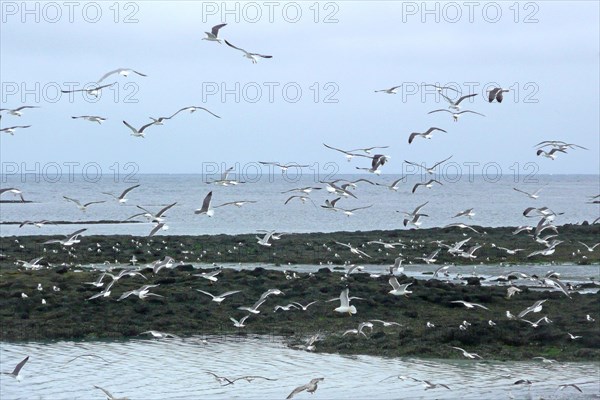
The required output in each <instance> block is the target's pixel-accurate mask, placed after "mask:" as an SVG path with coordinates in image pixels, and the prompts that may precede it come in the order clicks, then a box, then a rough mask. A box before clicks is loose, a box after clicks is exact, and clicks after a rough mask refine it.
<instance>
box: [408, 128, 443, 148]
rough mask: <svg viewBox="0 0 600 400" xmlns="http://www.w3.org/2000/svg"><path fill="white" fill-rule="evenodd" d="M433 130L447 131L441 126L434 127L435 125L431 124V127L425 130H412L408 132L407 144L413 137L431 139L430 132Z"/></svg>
mask: <svg viewBox="0 0 600 400" xmlns="http://www.w3.org/2000/svg"><path fill="white" fill-rule="evenodd" d="M434 131H440V132H445V133H447V132H446V131H445V130H443V129H441V128H436V127H435V126H432V127H431V128H429V129H427V130H426V131H425V132H413V133H411V134H410V136H409V137H408V144H411V143H412V142H413V140H414V139H415V137H417V136H420V137H422V138H424V139H431V137H432V133H433V132H434Z"/></svg>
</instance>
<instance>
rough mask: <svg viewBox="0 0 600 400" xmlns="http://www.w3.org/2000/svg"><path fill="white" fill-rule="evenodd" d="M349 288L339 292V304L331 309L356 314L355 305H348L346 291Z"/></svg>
mask: <svg viewBox="0 0 600 400" xmlns="http://www.w3.org/2000/svg"><path fill="white" fill-rule="evenodd" d="M349 292H350V289H348V288H346V289H344V290H342V292H341V293H340V306H339V307H337V308H335V309H334V310H333V311H335V312H338V313H343V314H345V313H348V315H352V314H356V307H354V306H351V305H350V299H349V297H348V293H349Z"/></svg>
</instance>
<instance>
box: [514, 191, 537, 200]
mask: <svg viewBox="0 0 600 400" xmlns="http://www.w3.org/2000/svg"><path fill="white" fill-rule="evenodd" d="M542 189H543V188H540V189H538V190H536V191H535V192H533V193H529V192H525V191H523V190H520V189H517V188H513V190H514V191H516V192H519V193H523V194H526V195H527V196H528V197H529V198H530V199H533V200H536V199H537V198H538V197H540V192H541V191H542Z"/></svg>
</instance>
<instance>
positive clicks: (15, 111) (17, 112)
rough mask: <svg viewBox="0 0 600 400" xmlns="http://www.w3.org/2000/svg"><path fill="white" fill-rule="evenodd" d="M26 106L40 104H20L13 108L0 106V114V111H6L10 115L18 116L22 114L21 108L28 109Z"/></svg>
mask: <svg viewBox="0 0 600 400" xmlns="http://www.w3.org/2000/svg"><path fill="white" fill-rule="evenodd" d="M28 108H40V106H21V107H19V108H13V109H10V108H0V114H2V112H4V111H6V112H7V113H8V114H10V115H14V116H16V117H20V116H21V115H23V110H25V109H28Z"/></svg>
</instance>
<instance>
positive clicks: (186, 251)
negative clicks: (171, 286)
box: [0, 224, 600, 268]
mask: <svg viewBox="0 0 600 400" xmlns="http://www.w3.org/2000/svg"><path fill="white" fill-rule="evenodd" d="M474 228H475V229H476V230H477V231H478V232H480V233H475V232H472V231H470V230H462V229H459V228H430V229H411V230H394V231H367V232H362V231H357V232H333V233H298V234H283V235H282V236H281V239H280V240H274V241H273V244H272V246H271V247H268V248H266V247H263V246H261V245H259V244H258V243H257V240H256V238H255V235H252V234H244V235H198V236H171V235H169V236H167V235H165V236H163V235H157V236H154V237H151V238H147V237H140V236H130V235H111V236H81V237H80V239H81V243H78V244H77V245H75V246H72V247H70V248H69V249H68V250H69V252H66V251H63V250H61V248H60V246H59V245H58V244H48V245H44V244H43V242H45V241H47V240H49V239H53V238H55V237H52V236H10V237H7V236H3V237H0V268H7V267H13V266H14V265H15V261H16V260H24V261H29V260H31V259H33V258H37V257H44V259H43V260H42V262H41V264H42V265H48V264H51V265H60V264H75V265H76V264H102V263H115V262H117V263H122V264H127V263H129V260H131V259H132V257H135V258H136V259H137V261H138V263H139V264H146V263H151V262H154V261H156V260H157V259H158V258H162V257H164V256H167V255H168V256H170V257H173V258H174V259H176V260H177V261H181V262H183V263H192V262H202V263H240V262H241V263H270V264H276V265H288V264H310V265H320V264H337V265H340V264H344V263H346V262H350V263H369V264H392V263H393V260H394V258H395V257H397V256H398V254H399V253H402V257H403V258H404V259H406V262H407V263H410V262H412V261H413V259H415V258H416V257H423V256H425V255H427V254H430V253H431V252H432V251H434V250H435V249H437V248H438V244H437V243H435V242H434V241H443V242H444V243H445V244H453V243H456V242H459V241H461V240H464V239H466V238H468V237H471V239H470V241H469V242H468V243H467V244H466V245H465V248H468V247H469V246H473V245H476V244H479V245H481V246H482V247H481V248H480V249H479V250H477V251H476V253H475V256H476V258H473V259H469V258H463V257H455V256H452V255H450V254H448V253H447V252H445V251H441V252H440V253H439V255H438V260H437V262H436V264H440V265H442V264H454V265H459V264H481V263H483V264H500V263H503V264H519V265H521V264H532V263H550V262H554V263H573V264H583V265H587V264H594V263H600V249H598V248H597V249H596V250H595V251H592V252H589V251H587V249H586V248H585V247H584V246H583V245H582V244H581V243H580V242H583V243H587V244H593V243H596V242H597V241H598V238H600V225H599V224H596V225H562V226H559V227H558V231H559V232H560V235H559V238H560V240H563V241H564V242H563V243H561V244H560V245H558V246H556V251H555V252H554V254H552V255H551V256H541V255H538V256H534V257H528V255H529V254H530V253H532V252H534V251H536V250H540V249H543V248H544V246H543V245H541V244H539V243H536V242H535V241H534V240H533V239H532V238H531V236H528V235H527V233H525V232H523V233H519V234H517V235H513V231H514V230H515V229H516V228H514V227H498V228H489V227H488V228H486V227H479V226H475V227H474ZM84 235H85V234H84ZM56 238H57V239H59V238H61V239H62V237H56ZM376 240H380V241H385V242H397V241H401V242H402V243H403V244H404V246H399V247H396V248H395V249H386V248H382V246H381V245H377V244H366V243H367V242H369V241H376ZM336 241H337V242H341V243H350V244H352V245H353V246H355V247H360V249H361V250H362V251H364V252H365V253H367V254H368V255H369V256H370V258H368V257H362V258H361V257H359V256H357V255H355V254H352V253H351V252H350V251H349V250H348V249H347V248H345V247H343V246H340V245H338V244H336V243H335V242H336ZM363 244H364V246H363ZM499 247H505V248H509V249H514V248H520V249H523V250H522V251H520V252H518V253H517V254H513V255H511V254H507V253H506V252H505V251H503V250H500V249H499ZM336 254H337V255H338V256H336ZM415 262H419V261H415Z"/></svg>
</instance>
